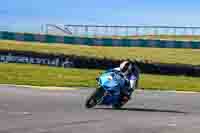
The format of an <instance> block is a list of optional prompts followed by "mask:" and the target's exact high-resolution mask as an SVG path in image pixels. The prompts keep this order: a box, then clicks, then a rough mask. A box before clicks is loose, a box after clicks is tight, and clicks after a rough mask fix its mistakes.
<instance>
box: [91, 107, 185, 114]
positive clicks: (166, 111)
mask: <svg viewBox="0 0 200 133" xmlns="http://www.w3.org/2000/svg"><path fill="white" fill-rule="evenodd" d="M94 109H101V110H118V111H122V110H125V111H138V112H161V113H162V112H163V113H178V114H187V112H183V111H178V110H165V109H147V108H120V109H113V108H94Z"/></svg>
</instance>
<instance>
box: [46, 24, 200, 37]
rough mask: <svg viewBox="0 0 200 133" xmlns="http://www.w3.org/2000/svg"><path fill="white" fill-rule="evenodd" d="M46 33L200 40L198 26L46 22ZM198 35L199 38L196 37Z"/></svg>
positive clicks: (199, 28)
mask: <svg viewBox="0 0 200 133" xmlns="http://www.w3.org/2000/svg"><path fill="white" fill-rule="evenodd" d="M45 27H46V33H47V34H58V32H59V34H61V35H73V36H103V37H111V36H112V37H133V38H134V37H138V36H140V37H141V36H143V37H144V38H145V37H146V38H147V39H149V38H152V37H156V38H167V37H169V36H171V37H181V36H182V37H185V38H188V39H190V38H191V37H196V38H192V39H193V40H194V39H197V40H200V27H171V26H106V25H102V26H101V25H53V24H47V25H46V26H45ZM198 36H199V38H198Z"/></svg>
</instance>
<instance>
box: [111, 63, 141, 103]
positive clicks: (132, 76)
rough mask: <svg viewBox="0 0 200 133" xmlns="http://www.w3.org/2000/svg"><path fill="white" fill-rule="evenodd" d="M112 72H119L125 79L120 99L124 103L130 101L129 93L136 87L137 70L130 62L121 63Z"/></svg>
mask: <svg viewBox="0 0 200 133" xmlns="http://www.w3.org/2000/svg"><path fill="white" fill-rule="evenodd" d="M114 70H118V71H121V72H122V73H123V75H124V77H125V78H126V81H127V87H125V88H123V89H122V90H121V94H122V98H123V100H125V101H128V100H129V99H130V92H133V91H134V90H135V89H136V88H137V87H138V80H139V73H140V72H139V68H138V67H137V66H136V65H135V63H134V62H131V61H123V62H122V63H121V64H120V66H119V67H117V68H114Z"/></svg>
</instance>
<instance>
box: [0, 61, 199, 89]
mask: <svg viewBox="0 0 200 133" xmlns="http://www.w3.org/2000/svg"><path fill="white" fill-rule="evenodd" d="M100 72H102V71H101V70H88V69H71V68H68V69H64V68H55V67H47V66H39V65H28V64H2V63H0V75H1V76H0V84H17V85H33V86H58V87H63V86H67V87H74V86H78V87H95V86H96V81H95V78H96V77H97V76H98V75H99V73H100ZM199 81H200V78H193V77H184V76H161V75H149V74H142V75H141V81H140V86H139V87H140V88H144V89H159V90H185V91H200V84H199Z"/></svg>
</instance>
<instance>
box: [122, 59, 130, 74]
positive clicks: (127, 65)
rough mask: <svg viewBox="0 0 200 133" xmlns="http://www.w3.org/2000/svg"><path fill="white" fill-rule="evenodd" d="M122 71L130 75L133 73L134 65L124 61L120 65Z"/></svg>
mask: <svg viewBox="0 0 200 133" xmlns="http://www.w3.org/2000/svg"><path fill="white" fill-rule="evenodd" d="M120 70H121V71H122V72H123V73H124V74H125V75H127V74H129V73H130V72H131V71H132V64H131V62H129V61H124V62H122V63H121V64H120Z"/></svg>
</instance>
